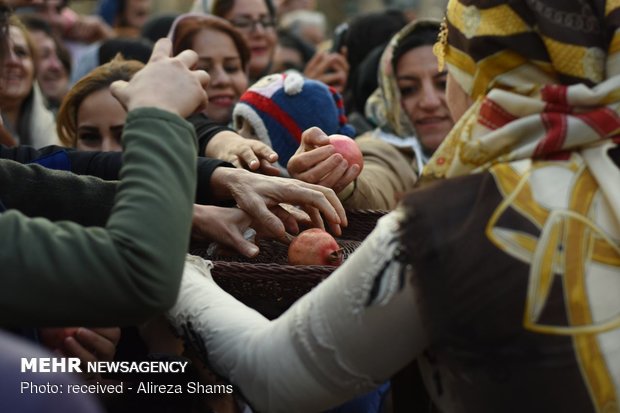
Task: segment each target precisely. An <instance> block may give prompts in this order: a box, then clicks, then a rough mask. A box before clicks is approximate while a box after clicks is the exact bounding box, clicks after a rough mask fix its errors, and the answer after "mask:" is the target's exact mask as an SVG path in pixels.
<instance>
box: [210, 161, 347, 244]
mask: <svg viewBox="0 0 620 413" xmlns="http://www.w3.org/2000/svg"><path fill="white" fill-rule="evenodd" d="M211 188H212V189H213V190H214V192H215V195H216V196H217V197H218V198H219V199H230V198H233V199H234V200H235V201H236V202H237V205H238V206H239V208H240V209H242V210H243V211H245V212H246V213H247V214H248V215H250V216H251V217H252V219H253V221H254V222H255V223H257V224H259V225H260V226H261V228H262V231H263V232H264V233H265V235H266V236H269V237H272V238H277V239H281V240H285V239H286V230H287V228H288V229H291V228H292V229H293V230H294V227H296V226H297V217H294V216H293V215H292V214H291V212H289V211H287V210H286V209H285V208H283V207H282V206H281V205H280V204H282V203H285V204H293V205H298V206H299V207H300V208H301V209H302V210H304V211H305V212H306V213H307V214H308V216H309V217H310V220H311V222H312V224H313V225H314V226H316V227H319V228H325V227H324V225H323V219H322V218H321V214H323V216H324V217H325V219H326V220H327V222H328V224H329V226H330V228H331V229H332V231H333V232H334V234H336V235H340V234H341V230H340V226H341V225H342V226H346V225H347V217H346V214H345V212H344V208H343V207H342V204H341V203H340V200H339V199H338V197H337V196H336V194H335V193H334V191H332V190H331V189H329V188H325V187H323V186H319V185H312V184H308V183H305V182H301V181H298V180H295V179H288V178H280V177H274V176H265V175H260V174H255V173H252V172H249V171H246V170H244V169H236V168H217V169H216V170H215V172H214V173H213V175H212V177H211Z"/></svg>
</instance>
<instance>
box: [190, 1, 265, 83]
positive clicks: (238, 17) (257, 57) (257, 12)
mask: <svg viewBox="0 0 620 413" xmlns="http://www.w3.org/2000/svg"><path fill="white" fill-rule="evenodd" d="M202 8H203V9H202V10H201V11H203V12H206V13H212V14H213V15H215V16H219V17H222V18H224V19H226V20H228V21H229V22H231V23H232V25H233V26H235V28H236V29H237V30H239V32H240V33H241V34H242V36H243V38H244V39H245V41H246V42H247V44H248V47H249V48H250V51H251V56H250V64H249V68H250V79H251V80H252V82H254V81H256V80H258V79H259V78H260V77H262V76H264V75H266V74H268V73H269V70H270V69H271V65H272V63H273V56H274V53H275V50H276V43H277V33H276V21H275V8H274V6H273V3H272V2H271V0H213V1H211V3H210V5H209V7H208V9H204V6H202Z"/></svg>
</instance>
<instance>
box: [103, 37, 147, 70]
mask: <svg viewBox="0 0 620 413" xmlns="http://www.w3.org/2000/svg"><path fill="white" fill-rule="evenodd" d="M152 51H153V44H152V43H151V42H150V41H149V40H147V39H126V38H122V37H116V38H112V39H108V40H106V41H104V42H103V43H101V46H99V54H98V56H99V64H101V65H102V64H105V63H108V62H109V61H111V60H112V59H114V58H115V57H116V55H117V54H119V53H120V54H121V55H122V56H123V58H124V59H125V60H137V61H139V62H142V63H146V62H148V61H149V58H150V57H151V53H152Z"/></svg>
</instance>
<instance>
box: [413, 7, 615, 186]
mask: <svg viewBox="0 0 620 413" xmlns="http://www.w3.org/2000/svg"><path fill="white" fill-rule="evenodd" d="M614 5H615V6H614ZM603 13H604V15H603ZM619 23H620V4H618V3H617V2H614V1H607V2H606V3H605V10H596V9H594V8H593V7H592V6H591V5H590V4H589V3H586V2H585V0H572V1H570V0H551V1H548V0H545V2H544V3H543V2H542V1H541V0H517V1H511V2H508V3H507V2H505V1H498V0H494V1H488V0H478V1H465V0H451V1H450V2H449V4H448V12H447V19H446V21H445V30H444V31H443V33H442V34H441V35H440V37H441V39H440V41H439V43H438V44H437V45H436V48H435V50H436V53H437V54H438V59H439V60H440V64H442V62H445V64H446V65H447V66H448V70H449V72H450V74H451V75H452V77H453V78H454V79H455V80H456V81H457V82H458V83H459V85H460V86H461V87H462V88H463V90H465V92H466V93H468V94H469V95H470V97H471V98H472V99H473V100H474V101H475V103H474V105H473V106H472V107H471V108H470V110H469V111H468V112H467V113H466V114H465V115H464V116H463V118H461V119H460V121H459V122H458V123H457V125H456V126H455V128H454V129H453V131H452V132H451V133H450V134H449V136H448V138H446V140H445V142H444V144H443V145H442V147H441V148H440V149H439V150H438V151H437V152H436V153H435V155H434V156H433V159H432V160H431V164H430V165H429V166H428V167H427V169H426V172H425V175H429V176H434V177H450V176H457V175H463V174H467V173H470V172H472V171H474V172H476V171H481V170H484V169H488V168H489V167H490V166H491V165H493V164H495V163H498V162H506V161H511V160H518V159H527V158H535V159H544V158H548V157H557V156H564V157H566V156H567V155H568V153H569V152H575V151H579V150H580V149H581V148H584V147H586V146H587V145H589V144H592V143H595V142H601V141H604V140H610V139H612V138H614V137H615V134H616V133H615V131H616V130H617V129H620V117H619V116H618V108H619V104H620V91H619V89H618V85H619V84H620V76H618V75H620V54H619V53H618V51H620V34H619V33H617V32H616V29H617V28H618V24H619ZM603 120H604V122H602V121H603Z"/></svg>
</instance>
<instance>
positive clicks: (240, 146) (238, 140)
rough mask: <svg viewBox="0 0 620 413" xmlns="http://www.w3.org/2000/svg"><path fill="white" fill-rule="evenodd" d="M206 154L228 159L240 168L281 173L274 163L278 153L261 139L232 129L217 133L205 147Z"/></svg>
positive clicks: (275, 173) (274, 173) (275, 174)
mask: <svg viewBox="0 0 620 413" xmlns="http://www.w3.org/2000/svg"><path fill="white" fill-rule="evenodd" d="M204 155H205V156H208V157H210V158H216V159H222V160H224V161H228V162H230V163H232V164H233V165H235V166H236V167H238V168H244V169H249V170H250V171H254V172H260V173H263V174H265V175H273V176H277V175H280V170H279V169H278V167H277V166H275V165H273V163H274V162H276V161H277V160H278V154H277V153H276V152H275V151H274V150H273V149H271V148H270V147H269V146H267V145H265V144H264V143H262V142H261V141H257V140H255V139H246V138H244V137H243V136H241V135H238V134H236V133H235V132H232V131H222V132H220V133H218V134H217V135H215V136H214V137H213V138H211V140H210V141H209V143H208V144H207V147H206V149H205V154H204Z"/></svg>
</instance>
